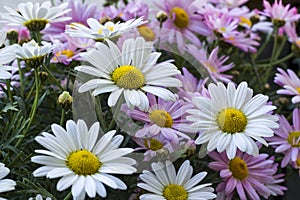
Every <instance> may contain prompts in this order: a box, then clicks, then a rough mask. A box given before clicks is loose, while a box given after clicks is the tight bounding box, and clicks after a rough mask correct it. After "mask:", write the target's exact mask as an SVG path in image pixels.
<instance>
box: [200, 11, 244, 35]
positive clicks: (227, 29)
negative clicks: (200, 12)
mask: <svg viewBox="0 0 300 200" xmlns="http://www.w3.org/2000/svg"><path fill="white" fill-rule="evenodd" d="M205 12H206V14H205V17H204V18H205V24H206V25H207V26H208V27H209V28H210V29H211V30H213V31H214V33H215V35H216V36H217V37H225V38H228V34H233V33H235V34H236V33H237V27H238V25H239V19H238V18H236V17H232V16H229V15H228V13H222V12H221V11H219V12H218V11H216V10H215V8H213V10H211V8H210V7H209V6H207V7H206V11H205Z"/></svg>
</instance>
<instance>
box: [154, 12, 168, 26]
mask: <svg viewBox="0 0 300 200" xmlns="http://www.w3.org/2000/svg"><path fill="white" fill-rule="evenodd" d="M156 19H157V20H158V21H159V22H160V23H163V22H165V21H166V20H167V19H168V15H167V13H166V12H164V11H162V10H161V11H159V12H158V13H157V14H156Z"/></svg>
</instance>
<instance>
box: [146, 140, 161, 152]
mask: <svg viewBox="0 0 300 200" xmlns="http://www.w3.org/2000/svg"><path fill="white" fill-rule="evenodd" d="M144 145H145V147H146V148H147V149H151V150H153V151H157V150H159V149H161V148H163V146H164V145H163V143H161V142H160V141H159V140H157V139H154V138H149V139H144Z"/></svg>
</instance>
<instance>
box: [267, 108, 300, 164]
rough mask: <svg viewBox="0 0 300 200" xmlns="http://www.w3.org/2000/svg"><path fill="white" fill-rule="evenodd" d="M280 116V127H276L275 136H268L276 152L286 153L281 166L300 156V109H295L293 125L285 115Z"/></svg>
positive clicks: (294, 160)
mask: <svg viewBox="0 0 300 200" xmlns="http://www.w3.org/2000/svg"><path fill="white" fill-rule="evenodd" d="M278 118H279V128H278V129H275V131H274V133H275V135H274V137H271V138H268V141H270V143H269V144H270V145H272V146H273V147H274V148H275V152H276V153H283V154H284V158H283V160H282V161H281V166H282V167H286V166H287V164H289V163H291V162H296V161H297V158H298V156H300V154H299V151H300V121H299V119H300V110H299V109H294V111H293V125H290V124H289V122H288V120H287V119H286V118H285V117H284V116H283V115H279V116H278Z"/></svg>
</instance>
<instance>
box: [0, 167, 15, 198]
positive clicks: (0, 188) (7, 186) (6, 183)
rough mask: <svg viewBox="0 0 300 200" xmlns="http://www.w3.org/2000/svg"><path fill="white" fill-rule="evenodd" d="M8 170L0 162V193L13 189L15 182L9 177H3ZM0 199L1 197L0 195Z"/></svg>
mask: <svg viewBox="0 0 300 200" xmlns="http://www.w3.org/2000/svg"><path fill="white" fill-rule="evenodd" d="M9 172H10V170H9V169H8V168H7V167H5V165H4V164H3V163H1V162H0V193H2V192H8V191H12V190H14V189H15V186H16V182H15V181H13V180H11V179H3V178H4V177H5V176H7V174H9ZM0 199H2V198H1V197H0Z"/></svg>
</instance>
